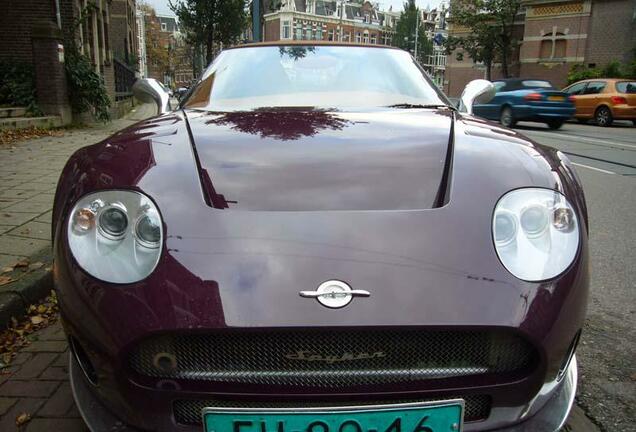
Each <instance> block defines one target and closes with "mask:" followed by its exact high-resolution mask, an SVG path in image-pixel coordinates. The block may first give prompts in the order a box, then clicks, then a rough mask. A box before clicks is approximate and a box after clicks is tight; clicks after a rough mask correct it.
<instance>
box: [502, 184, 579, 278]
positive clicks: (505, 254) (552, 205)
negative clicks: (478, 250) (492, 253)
mask: <svg viewBox="0 0 636 432" xmlns="http://www.w3.org/2000/svg"><path fill="white" fill-rule="evenodd" d="M517 221H518V222H519V226H520V227H521V229H517ZM492 231H493V240H494V244H495V249H496V251H497V255H498V256H499V259H500V260H501V262H502V264H503V265H504V267H506V269H508V271H509V272H510V273H512V274H513V275H514V276H516V277H517V278H519V279H523V280H527V281H533V282H538V281H544V280H547V279H551V278H553V277H556V276H558V275H559V274H561V273H563V272H564V271H565V270H566V269H567V268H568V267H569V266H570V264H572V261H573V260H574V258H575V256H576V253H577V251H578V247H579V225H578V220H577V217H576V212H575V211H574V209H573V208H572V206H571V205H570V203H569V202H568V201H567V199H566V198H565V196H563V195H562V194H561V193H559V192H557V191H554V190H549V189H539V188H527V189H517V190H514V191H511V192H508V193H507V194H506V195H504V196H503V197H502V198H501V199H500V200H499V202H498V203H497V206H496V207H495V213H494V215H493V222H492Z"/></svg>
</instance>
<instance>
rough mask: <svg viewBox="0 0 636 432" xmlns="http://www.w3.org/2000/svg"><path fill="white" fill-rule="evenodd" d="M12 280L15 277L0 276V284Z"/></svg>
mask: <svg viewBox="0 0 636 432" xmlns="http://www.w3.org/2000/svg"><path fill="white" fill-rule="evenodd" d="M14 281H15V279H13V278H12V277H11V276H0V286H2V285H6V284H10V283H11V282H14Z"/></svg>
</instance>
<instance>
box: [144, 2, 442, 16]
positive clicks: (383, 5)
mask: <svg viewBox="0 0 636 432" xmlns="http://www.w3.org/2000/svg"><path fill="white" fill-rule="evenodd" d="M143 1H145V2H146V3H148V4H150V5H152V6H153V7H154V8H155V10H156V11H157V13H160V14H172V12H171V11H170V8H169V7H168V0H143ZM376 1H377V2H379V3H380V9H388V8H389V7H390V6H393V10H394V11H398V10H402V5H403V4H404V1H405V0H379V1H378V0H376ZM441 1H442V0H416V3H417V5H418V6H419V7H421V8H424V7H426V6H431V7H435V6H437V5H438V4H440V3H441Z"/></svg>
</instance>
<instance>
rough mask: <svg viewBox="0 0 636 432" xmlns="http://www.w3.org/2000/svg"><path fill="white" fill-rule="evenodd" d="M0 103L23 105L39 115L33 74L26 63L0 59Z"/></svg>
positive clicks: (31, 67) (30, 67) (31, 68)
mask: <svg viewBox="0 0 636 432" xmlns="http://www.w3.org/2000/svg"><path fill="white" fill-rule="evenodd" d="M0 105H8V106H15V107H25V108H26V109H27V111H28V112H29V113H30V114H32V115H40V114H41V111H40V109H39V108H38V106H37V99H36V94H35V74H34V72H33V66H32V65H30V64H28V63H22V62H16V61H11V60H8V61H7V60H5V61H0Z"/></svg>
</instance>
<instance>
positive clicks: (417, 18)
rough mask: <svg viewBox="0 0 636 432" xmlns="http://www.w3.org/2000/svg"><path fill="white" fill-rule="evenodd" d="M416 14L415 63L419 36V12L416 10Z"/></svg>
mask: <svg viewBox="0 0 636 432" xmlns="http://www.w3.org/2000/svg"><path fill="white" fill-rule="evenodd" d="M416 11H417V13H416V14H415V60H416V61H417V35H418V34H419V30H420V26H419V23H420V11H419V9H416Z"/></svg>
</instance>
